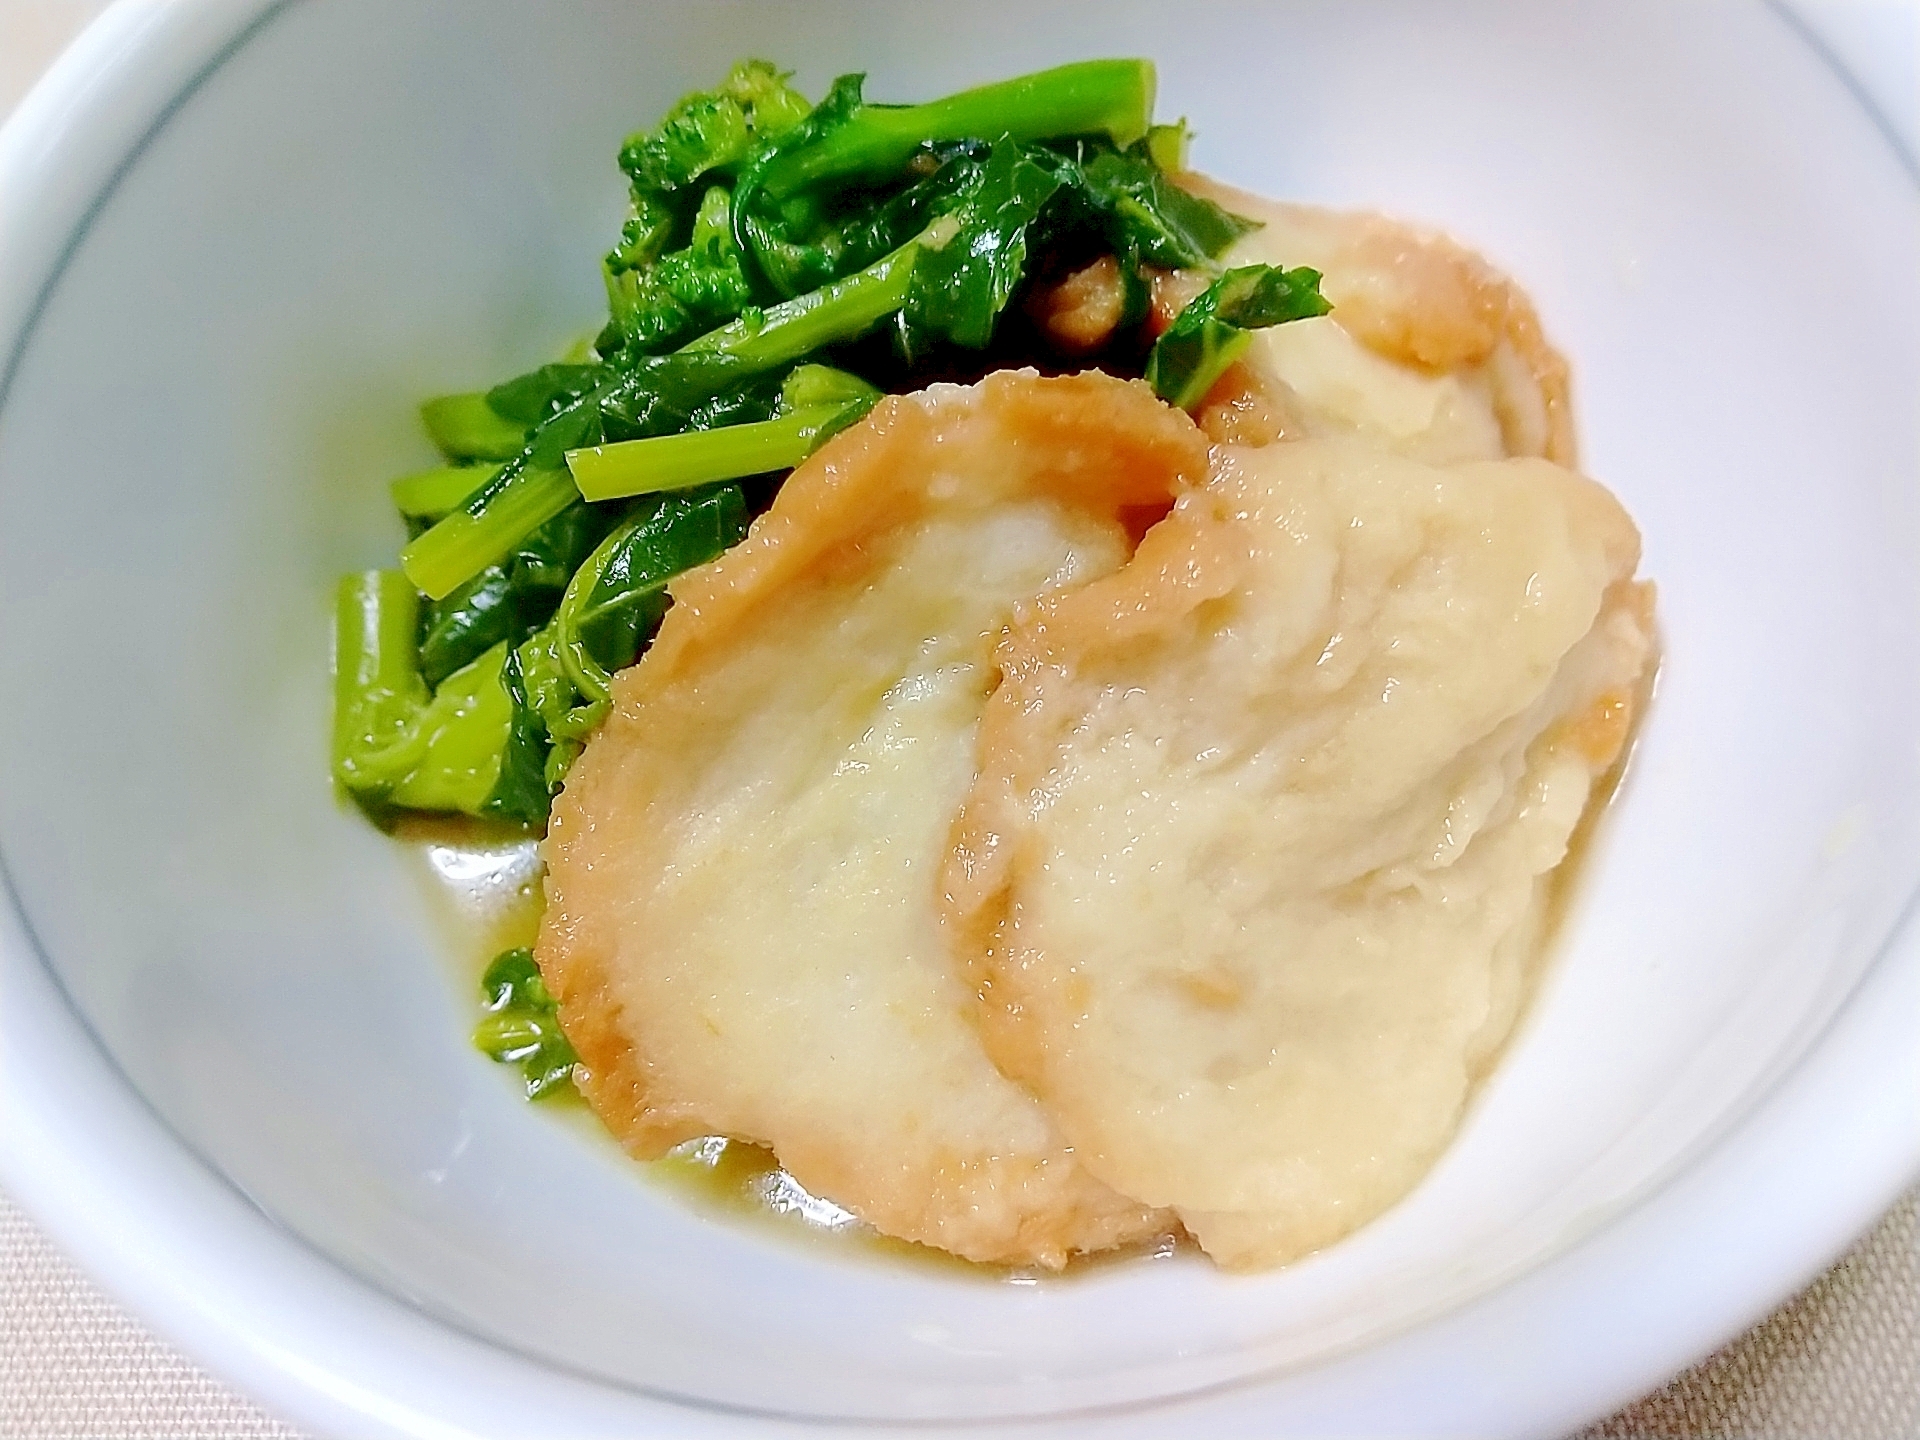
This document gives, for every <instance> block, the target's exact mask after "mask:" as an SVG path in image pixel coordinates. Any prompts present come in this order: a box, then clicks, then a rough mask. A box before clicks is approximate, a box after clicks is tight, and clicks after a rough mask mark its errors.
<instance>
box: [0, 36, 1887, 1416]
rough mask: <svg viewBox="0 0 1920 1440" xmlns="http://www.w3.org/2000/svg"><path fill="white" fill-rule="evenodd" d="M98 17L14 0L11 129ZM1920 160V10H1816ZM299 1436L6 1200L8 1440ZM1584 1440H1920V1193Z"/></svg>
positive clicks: (3, 61)
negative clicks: (23, 102)
mask: <svg viewBox="0 0 1920 1440" xmlns="http://www.w3.org/2000/svg"><path fill="white" fill-rule="evenodd" d="M102 8H104V6H103V4H102V3H101V0H0V117H4V116H5V115H6V114H7V113H8V112H9V111H10V110H11V109H12V107H13V105H14V104H15V102H17V101H18V100H19V98H20V96H22V95H23V94H25V93H26V91H27V89H28V87H29V86H30V85H31V84H32V83H33V81H34V80H35V79H36V78H37V77H38V76H39V74H40V72H41V71H42V70H43V69H44V68H45V67H46V65H47V64H48V63H49V62H50V61H51V60H52V59H53V57H54V56H55V55H56V54H57V53H58V52H59V50H60V49H61V47H62V46H63V45H65V43H66V42H67V40H68V39H70V38H71V37H72V36H73V35H74V34H75V33H77V32H78V30H79V29H80V28H81V27H82V26H83V25H85V24H86V22H87V21H88V20H90V19H92V18H93V16H94V15H95V14H97V13H98V12H99V11H100V10H101V9H102ZM1797 8H1799V9H1800V10H1801V11H1802V12H1803V13H1804V14H1805V15H1806V17H1807V19H1808V23H1809V24H1810V26H1811V27H1812V28H1813V29H1814V30H1815V31H1816V32H1817V33H1818V34H1819V36H1820V38H1821V39H1822V40H1823V41H1824V43H1826V44H1827V45H1828V46H1829V48H1830V49H1831V50H1832V51H1833V52H1834V54H1835V55H1837V56H1839V57H1841V59H1842V60H1843V61H1844V63H1845V64H1846V65H1847V66H1848V67H1849V68H1850V69H1851V70H1852V72H1853V73H1854V75H1855V76H1856V77H1857V78H1858V79H1859V81H1860V82H1861V84H1862V86H1863V88H1864V89H1866V90H1867V91H1868V93H1870V94H1871V95H1872V96H1873V98H1874V102H1875V104H1876V105H1877V106H1878V108H1879V109H1880V111H1881V113H1882V115H1883V117H1884V118H1885V119H1886V121H1887V122H1888V125H1889V128H1890V129H1892V130H1893V131H1894V132H1895V133H1896V134H1897V135H1899V136H1901V137H1902V138H1903V139H1904V141H1905V144H1906V146H1907V148H1908V152H1909V154H1920V0H1809V3H1804V4H1802V5H1800V6H1798V7H1797ZM69 1437H71V1440H136V1437H138V1440H149V1437H151V1440H187V1437H191V1440H299V1432H297V1431H294V1430H292V1429H289V1428H288V1427H287V1426H285V1425H283V1424H281V1423H280V1422H278V1421H277V1420H275V1419H273V1418H272V1417H271V1416H269V1415H267V1414H265V1413H264V1412H262V1411H261V1410H260V1409H258V1408H257V1407H256V1406H254V1405H253V1404H252V1403H251V1402H249V1401H248V1400H246V1399H245V1398H243V1397H241V1396H239V1395H236V1394H235V1393H234V1392H232V1391H231V1390H229V1389H228V1388H227V1387H226V1386H225V1385H223V1384H221V1383H220V1382H219V1381H218V1380H215V1379H214V1378H212V1377H211V1376H209V1375H207V1374H206V1373H205V1372H204V1371H202V1370H200V1369H199V1368H198V1367H197V1366H195V1365H194V1364H193V1363H192V1362H190V1361H188V1360H186V1359H185V1358H183V1357H182V1356H180V1355H179V1354H178V1353H177V1352H175V1351H174V1350H172V1349H171V1348H170V1347H169V1346H167V1345H166V1344H165V1343H164V1342H163V1341H161V1340H159V1339H156V1338H155V1337H154V1336H153V1335H151V1334H150V1333H148V1332H147V1330H146V1329H145V1328H144V1327H142V1326H141V1325H140V1324H139V1323H138V1322H137V1321H135V1320H133V1319H131V1318H129V1317H128V1316H127V1315H126V1314H125V1313H124V1312H123V1311H121V1310H120V1309H119V1307H118V1306H116V1305H115V1304H114V1303H113V1301H112V1300H110V1299H108V1298H107V1297H106V1296H105V1295H103V1294H102V1293H101V1292H100V1291H99V1289H98V1288H97V1287H95V1286H94V1285H93V1283H92V1282H91V1281H89V1280H88V1279H87V1278H86V1277H85V1276H83V1275H82V1274H80V1272H79V1271H77V1270H76V1269H75V1268H74V1267H73V1266H72V1265H71V1264H70V1263H69V1262H68V1261H67V1259H66V1257H65V1256H63V1255H62V1254H61V1253H60V1252H59V1251H58V1250H57V1249H55V1248H54V1246H53V1245H52V1243H51V1242H50V1241H48V1240H47V1239H46V1237H45V1236H44V1235H42V1234H41V1233H40V1231H39V1230H38V1229H37V1228H36V1227H35V1226H34V1224H33V1222H32V1221H31V1220H30V1219H29V1218H28V1217H27V1216H25V1215H23V1214H22V1213H21V1212H20V1211H19V1210H18V1209H17V1208H16V1207H14V1206H13V1205H12V1204H11V1203H9V1202H8V1200H7V1198H6V1197H5V1195H3V1194H0V1440H69ZM1578 1440H1920V1190H1915V1191H1913V1192H1910V1193H1909V1194H1908V1195H1907V1196H1906V1197H1905V1199H1903V1200H1902V1201H1901V1202H1900V1203H1899V1204H1898V1205H1897V1206H1895V1207H1894V1209H1893V1210H1892V1212H1890V1213H1889V1214H1888V1215H1887V1216H1886V1218H1885V1219H1884V1220H1883V1221H1882V1222H1881V1223H1880V1224H1879V1226H1878V1227H1877V1228H1876V1229H1874V1230H1873V1231H1872V1233H1870V1234H1869V1235H1867V1236H1866V1237H1865V1238H1863V1239H1862V1240H1861V1241H1860V1243H1859V1244H1858V1245H1857V1246H1856V1247H1855V1248H1854V1249H1853V1250H1852V1251H1850V1252H1849V1253H1848V1254H1847V1256H1846V1257H1845V1258H1844V1259H1842V1260H1841V1261H1840V1262H1839V1263H1838V1264H1836V1265H1835V1266H1834V1267H1833V1269H1831V1270H1830V1271H1828V1272H1827V1274H1826V1275H1824V1276H1822V1277H1821V1278H1820V1279H1819V1280H1818V1281H1817V1282H1816V1283H1815V1284H1814V1285H1812V1286H1811V1287H1810V1288H1809V1289H1808V1290H1806V1291H1805V1292H1804V1293H1803V1294H1801V1295H1800V1296H1798V1297H1797V1298H1795V1299H1794V1300H1793V1301H1792V1302H1790V1303H1789V1304H1787V1305H1785V1306H1783V1307H1782V1308H1781V1309H1780V1310H1778V1311H1776V1312H1775V1313H1774V1314H1773V1315H1771V1316H1770V1317H1768V1318H1767V1319H1766V1320H1765V1321H1764V1322H1762V1323H1761V1324H1760V1325H1758V1326H1756V1327H1755V1328H1754V1329H1753V1330H1751V1331H1749V1332H1748V1333H1747V1334H1746V1335H1744V1336H1742V1337H1741V1338H1740V1339H1738V1340H1737V1341H1735V1342H1734V1343H1733V1344H1731V1345H1729V1346H1727V1347H1726V1349H1724V1350H1722V1351H1720V1352H1719V1353H1718V1354H1716V1355H1714V1356H1712V1357H1711V1358H1709V1359H1708V1360H1706V1361H1704V1362H1702V1363H1701V1364H1699V1365H1697V1366H1695V1367H1694V1368H1693V1369H1691V1370H1688V1371H1686V1372H1685V1373H1684V1374H1682V1375H1680V1376H1679V1377H1678V1378H1676V1379H1675V1380H1674V1381H1673V1382H1672V1383H1671V1384H1670V1385H1668V1386H1667V1387H1666V1388H1665V1389H1664V1390H1661V1391H1658V1392H1657V1393H1655V1394H1653V1395H1650V1396H1648V1397H1647V1398H1646V1399H1644V1400H1642V1401H1640V1402H1639V1403H1638V1404H1636V1405H1633V1406H1631V1407H1630V1408H1628V1409H1626V1410H1623V1411H1621V1412H1620V1413H1619V1414H1618V1415H1615V1416H1612V1417H1611V1418H1609V1419H1607V1420H1605V1421H1603V1422H1602V1423H1600V1424H1598V1425H1596V1426H1594V1427H1592V1428H1591V1429H1589V1430H1587V1431H1585V1432H1583V1433H1582V1435H1581V1436H1580V1437H1578Z"/></svg>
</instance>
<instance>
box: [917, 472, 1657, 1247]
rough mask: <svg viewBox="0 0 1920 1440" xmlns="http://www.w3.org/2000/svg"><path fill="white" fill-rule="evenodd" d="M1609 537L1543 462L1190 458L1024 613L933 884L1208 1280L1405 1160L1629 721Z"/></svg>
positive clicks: (1453, 1121) (1397, 1193)
mask: <svg viewBox="0 0 1920 1440" xmlns="http://www.w3.org/2000/svg"><path fill="white" fill-rule="evenodd" d="M1638 553H1639V537H1638V534H1637V532H1636V531H1635V529H1634V526H1633V524H1632V522H1631V521H1630V520H1629V519H1628V517H1627V515H1626V513H1625V512H1624V511H1623V510H1622V509H1621V508H1620V506H1619V505H1618V503H1617V502H1616V501H1615V500H1614V499H1613V497H1612V496H1611V495H1609V494H1608V493H1607V492H1606V491H1605V490H1604V489H1602V488H1601V487H1600V486H1599V485H1596V484H1594V483H1593V482H1591V481H1589V480H1586V479H1583V478H1582V477H1580V476H1578V475H1576V474H1574V473H1573V472H1571V471H1568V470H1565V469H1562V468H1561V467H1559V466H1556V465H1553V464H1551V463H1549V462H1547V461H1544V460H1510V461H1496V462H1474V463H1469V464H1465V465H1460V466H1454V467H1444V468H1442V467H1434V466H1429V465H1426V464H1423V463H1420V462H1417V461H1412V460H1408V459H1406V458H1404V457H1401V456H1395V455H1392V454H1389V453H1387V452H1384V451H1382V450H1379V449H1378V448H1376V447H1374V446H1372V445H1368V444H1362V443H1360V442H1355V441H1315V440H1306V441H1300V442H1298V443H1293V444H1276V445H1269V446H1266V447H1264V448H1260V449H1238V448H1233V447H1221V448H1220V449H1218V450H1216V451H1215V456H1214V468H1213V473H1212V475H1211V478H1210V479H1209V481H1208V484H1207V485H1206V487H1205V488H1204V489H1202V490H1199V491H1196V492H1193V493H1190V494H1188V495H1186V496H1183V497H1182V499H1181V500H1180V502H1179V504H1178V505H1177V506H1176V507H1175V509H1174V511H1173V513H1172V514H1171V515H1170V516H1169V517H1168V518H1167V519H1166V520H1164V521H1162V522H1161V523H1160V525H1158V526H1157V527H1156V528H1155V529H1154V530H1153V531H1152V532H1151V533H1150V534H1149V535H1148V536H1147V537H1146V539H1145V540H1144V541H1143V542H1142V544H1141V546H1140V548H1139V550H1138V552H1137V554H1136V555H1135V557H1134V558H1133V560H1132V561H1131V562H1130V563H1129V564H1128V565H1127V566H1126V567H1125V568H1124V569H1122V570H1121V571H1119V572H1117V573H1116V574H1114V575H1112V576H1109V577H1107V578H1105V579H1103V580H1099V581H1095V582H1093V583H1092V584H1090V585H1088V586H1086V587H1084V588H1081V589H1078V590H1075V591H1072V592H1063V593H1059V594H1056V595H1050V596H1046V597H1043V598H1041V599H1040V600H1038V601H1037V602H1035V603H1033V604H1032V605H1030V606H1027V607H1024V608H1023V610H1022V611H1021V613H1020V615H1019V616H1018V617H1017V618H1016V620H1015V622H1014V623H1013V625H1012V627H1011V629H1010V631H1009V634H1008V637H1007V639H1006V641H1005V642H1004V643H1003V645H1002V647H1001V650H1000V654H999V665H1000V668H1001V670H1002V671H1003V672H1004V675H1005V680H1004V683H1003V684H1002V686H1001V688H1000V689H999V691H998V692H996V694H995V695H994V697H993V699H992V700H991V701H990V702H989V704H988V707H987V710H986V713H985V716H984V718H983V720H982V724H981V728H980V760H979V776H978V779H977V780H976V782H975V785H974V787H973V790H972V792H971V794H970V795H969V797H968V799H967V802H966V805H965V808H964V810H963V812H962V815H961V817H960V819H959V820H958V821H957V822H956V825H955V849H954V853H953V855H952V856H951V857H950V860H949V865H948V870H947V873H946V878H945V881H944V889H945V892H946V896H947V904H948V906H949V913H950V914H951V915H952V916H953V918H954V919H955V922H956V930H957V932H958V933H959V934H960V935H961V936H963V937H964V938H963V951H962V953H963V954H964V955H965V956H966V957H968V959H969V960H970V963H971V967H972V975H973V980H974V982H975V984H976V986H977V989H978V993H979V994H980V995H981V996H982V1000H983V1010H982V1025H983V1034H984V1036H985V1039H986V1042H987V1047H988V1050H989V1051H990V1053H991V1054H992V1055H993V1057H994V1059H995V1060H996V1061H997V1062H998V1063H999V1065H1000V1066H1001V1068H1002V1069H1003V1070H1004V1071H1005V1072H1006V1073H1007V1074H1009V1075H1012V1076H1015V1077H1017V1078H1019V1079H1020V1080H1021V1081H1022V1082H1023V1083H1025V1084H1026V1085H1027V1086H1029V1087H1030V1088H1031V1089H1032V1090H1033V1092H1034V1093H1035V1094H1037V1095H1038V1096H1039V1097H1040V1098H1041V1099H1042V1100H1043V1101H1044V1103H1045V1104H1046V1106H1047V1107H1048V1110H1049V1113H1050V1114H1051V1115H1052V1116H1053V1118H1054V1120H1055V1122H1056V1123H1057V1125H1058V1126H1059V1128H1060V1130H1061V1131H1062V1133H1063V1134H1064V1135H1065V1137H1066V1139H1067V1142H1068V1143H1069V1144H1071V1145H1072V1146H1073V1147H1074V1149H1075V1152H1076V1153H1077V1154H1078V1155H1079V1157H1080V1159H1081V1161H1082V1162H1083V1163H1084V1164H1085V1165H1086V1166H1087V1168H1088V1169H1090V1170H1091V1171H1093V1173H1094V1174H1096V1175H1097V1176H1099V1177H1100V1178H1101V1179H1102V1180H1104V1181H1106V1182H1107V1183H1108V1184H1110V1185H1112V1186H1114V1187H1115V1188H1116V1189H1119V1190H1121V1191H1124V1192H1125V1193H1127V1194H1129V1195H1132V1196H1135V1197H1137V1198H1138V1199H1140V1200H1142V1201H1143V1202H1145V1203H1147V1204H1150V1205H1160V1206H1169V1207H1172V1208H1174V1209H1175V1210H1176V1211H1177V1212H1178V1214H1179V1215H1180V1218H1181V1220H1182V1221H1183V1222H1184V1223H1185V1225H1186V1226H1187V1228H1188V1229H1189V1230H1191V1231H1192V1232H1193V1234H1194V1235H1195V1237H1196V1238H1197V1239H1198V1240H1199V1241H1200V1243H1201V1245H1202V1246H1203V1247H1204V1248H1205V1249H1206V1250H1207V1251H1208V1252H1209V1253H1210V1254H1211V1255H1213V1256H1214V1258H1215V1259H1217V1260H1218V1261H1220V1262H1221V1263H1223V1264H1225V1265H1227V1266H1230V1267H1235V1268H1252V1267H1258V1266H1264V1265H1270V1264H1277V1263H1281V1262H1283V1261H1286V1260H1289V1259H1292V1258H1294V1257H1296V1256H1298V1255H1301V1254H1303V1253H1305V1252H1307V1251H1310V1250H1313V1249H1316V1248H1318V1247H1320V1246H1323V1245H1326V1244H1327V1243H1329V1242H1330V1241H1332V1240H1335V1239H1337V1238H1338V1237H1339V1236H1341V1235H1343V1234H1345V1233H1346V1232H1348V1231H1350V1230H1352V1229H1353V1228H1354V1227H1355V1226H1357V1225H1360V1224H1361V1223H1363V1222H1365V1221H1366V1220H1368V1219H1371V1218H1372V1217H1373V1216H1375V1215H1377V1214H1379V1213H1380V1212H1381V1211H1382V1210H1384V1209H1385V1208H1386V1207H1388V1206H1389V1205H1391V1204H1392V1203H1393V1202H1394V1201H1396V1200H1397V1199H1399V1198H1400V1197H1401V1196H1402V1195H1403V1194H1405V1193H1406V1191H1407V1190H1408V1189H1409V1188H1410V1187H1412V1186H1413V1184H1414V1183H1415V1182H1416V1181H1417V1180H1418V1179H1419V1177H1420V1176H1421V1175H1422V1174H1423V1173H1424V1172H1425V1171H1426V1169H1427V1168H1428V1166H1429V1165H1430V1164H1431V1163H1432V1162H1433V1160H1434V1159H1435V1158H1436V1156H1437V1155H1438V1154H1439V1152H1440V1150H1441V1149H1442V1147H1443V1146H1444V1145H1445V1144H1446V1142H1447V1140H1448V1139H1449V1137H1450V1136H1451V1135H1452V1133H1453V1131H1454V1129H1455V1127H1456V1125H1457V1123H1458V1120H1459V1117H1460V1114H1461V1111H1462V1107H1463V1105H1464V1103H1465V1101H1466V1099H1467V1095H1468V1092H1469V1088H1470V1086H1471V1084H1472V1083H1473V1081H1474V1080H1475V1078H1476V1077H1477V1076H1478V1075H1479V1074H1480V1073H1481V1072H1482V1071H1483V1070H1484V1069H1485V1068H1486V1067H1487V1066H1488V1065H1489V1064H1490V1063H1491V1061H1492V1059H1493V1057H1494V1056H1495V1054H1496V1053H1497V1051H1498V1049H1499V1047H1500V1045H1501V1044H1502V1042H1503V1041H1504V1039H1505V1037H1506V1035H1507V1032H1508V1030H1509V1028H1510V1027H1511V1025H1512V1022H1513V1019H1514V1016H1515V1014H1516V1012H1517V1010H1518V1007H1519V1003H1520V999H1521V996H1522V993H1523V985H1524V981H1525V978H1526V974H1527V966H1528V963H1529V961H1530V960H1531V958H1532V956H1533V955H1534V953H1535V951H1536V950H1537V948H1538V945H1539V943H1540V938H1541V932H1542V927H1543V924H1544V920H1545V917H1546V913H1547V902H1548V898H1549V895H1550V893H1551V888H1552V878H1553V872H1554V870H1555V867H1556V866H1558V865H1559V863H1560V862H1561V860H1562V858H1563V857H1564V855H1565V853H1566V848H1567V843H1568V838H1569V836H1570V835H1571V834H1572V832H1573V831H1574V828H1575V826H1576V825H1577V823H1578V822H1579V821H1580V819H1581V816H1582V813H1583V812H1584V811H1585V809H1586V807H1587V805H1588V802H1589V798H1590V797H1591V796H1592V794H1593V793H1594V786H1595V781H1596V777H1598V776H1600V775H1601V774H1602V773H1603V772H1604V771H1606V770H1607V769H1608V767H1609V766H1611V765H1612V764H1613V763H1614V762H1615V760H1616V758H1617V756H1618V755H1619V753H1620V749H1621V746H1622V744H1623V742H1624V739H1625V737H1626V735H1627V733H1628V727H1629V725H1630V723H1631V720H1632V713H1633V707H1634V703H1635V698H1636V696H1637V695H1639V694H1640V693H1641V690H1640V686H1641V680H1642V674H1643V671H1644V670H1645V668H1646V667H1647V665H1648V664H1649V656H1650V650H1651V613H1650V606H1651V592H1650V590H1649V589H1647V588H1646V587H1644V586H1642V585H1639V584H1637V583H1635V582H1634V581H1633V579H1632V576H1633V572H1634V569H1635V566H1636V564H1637V561H1638Z"/></svg>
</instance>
